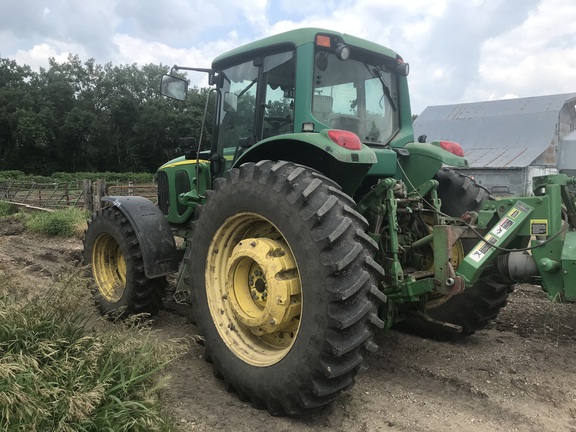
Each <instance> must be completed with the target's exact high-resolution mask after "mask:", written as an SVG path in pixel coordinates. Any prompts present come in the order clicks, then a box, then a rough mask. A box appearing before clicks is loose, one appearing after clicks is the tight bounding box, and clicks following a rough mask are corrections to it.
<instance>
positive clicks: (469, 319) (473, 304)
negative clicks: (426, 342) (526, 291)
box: [400, 168, 513, 340]
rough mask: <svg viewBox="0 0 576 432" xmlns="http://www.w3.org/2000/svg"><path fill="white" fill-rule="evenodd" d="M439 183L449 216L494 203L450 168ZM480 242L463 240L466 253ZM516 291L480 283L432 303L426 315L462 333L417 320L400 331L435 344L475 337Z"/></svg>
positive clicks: (439, 189) (474, 184) (483, 190)
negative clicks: (427, 339)
mask: <svg viewBox="0 0 576 432" xmlns="http://www.w3.org/2000/svg"><path fill="white" fill-rule="evenodd" d="M435 178H436V180H438V181H439V182H440V185H439V187H438V197H439V198H440V199H441V200H442V211H443V212H444V213H446V214H448V215H449V216H454V217H458V216H461V215H462V214H464V213H465V212H467V211H478V210H479V209H480V205H481V203H482V202H484V201H486V200H488V199H491V195H490V193H489V192H488V190H486V189H484V188H483V187H481V186H480V185H478V183H476V182H475V181H474V180H473V179H472V178H470V177H468V176H466V175H464V174H462V173H459V172H456V171H454V170H452V169H450V168H442V169H441V170H440V171H439V172H438V173H437V174H436V177H435ZM479 241H480V240H479V239H468V240H462V246H463V248H464V253H466V254H467V253H468V252H470V250H471V249H472V248H473V247H474V246H475V245H476V244H477V243H478V242H479ZM512 290H513V287H512V286H509V285H504V284H500V283H496V282H489V281H483V280H479V281H478V282H476V283H475V284H474V285H473V286H471V287H468V288H466V289H465V290H464V292H463V293H461V294H457V295H454V296H451V297H447V298H446V299H445V301H443V300H444V299H441V301H438V299H436V300H434V301H429V302H428V304H427V308H426V314H427V315H429V316H430V317H432V318H434V319H435V320H438V321H443V322H448V323H451V324H456V325H459V326H461V327H462V332H461V333H454V332H453V331H449V330H447V329H444V328H441V327H438V326H432V325H430V324H428V323H426V322H423V321H421V320H417V319H412V318H410V319H407V320H406V321H405V322H402V323H401V326H400V328H402V329H405V330H409V331H411V332H414V333H416V334H418V335H420V336H423V337H428V338H433V339H436V340H454V339H460V338H464V337H467V336H470V335H472V334H474V332H476V331H477V330H482V329H484V328H485V327H486V326H487V325H488V324H489V323H490V321H492V320H494V319H495V318H496V317H497V316H498V313H499V312H500V310H501V309H502V308H503V307H504V306H506V304H507V301H508V295H509V293H510V292H512Z"/></svg>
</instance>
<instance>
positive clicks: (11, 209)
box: [0, 201, 18, 217]
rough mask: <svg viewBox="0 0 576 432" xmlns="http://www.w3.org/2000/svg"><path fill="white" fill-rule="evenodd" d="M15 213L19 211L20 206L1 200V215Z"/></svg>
mask: <svg viewBox="0 0 576 432" xmlns="http://www.w3.org/2000/svg"><path fill="white" fill-rule="evenodd" d="M14 213H18V208H17V207H16V206H15V205H13V204H10V203H7V202H6V201H0V217H2V216H10V215H13V214H14Z"/></svg>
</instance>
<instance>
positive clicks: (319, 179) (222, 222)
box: [189, 161, 385, 415]
mask: <svg viewBox="0 0 576 432" xmlns="http://www.w3.org/2000/svg"><path fill="white" fill-rule="evenodd" d="M353 205H354V202H353V201H352V200H351V199H350V198H349V197H348V196H347V195H345V194H343V193H342V192H340V190H339V188H338V187H337V185H336V184H335V183H333V182H332V181H331V180H330V179H328V178H326V177H323V176H322V175H320V174H319V173H317V172H315V171H312V170H310V169H308V168H305V167H302V166H297V165H295V164H292V163H289V162H270V161H263V162H260V163H258V164H253V163H248V164H245V165H242V166H241V167H240V169H233V170H231V171H229V172H228V173H227V174H226V178H225V179H218V180H217V181H216V183H215V191H214V192H211V193H210V194H209V195H208V200H207V203H206V205H205V206H203V207H201V208H200V209H199V212H198V219H197V222H196V225H195V229H194V233H193V235H192V238H191V240H190V242H189V247H190V248H193V253H192V254H191V260H190V263H189V268H190V277H191V281H192V293H191V300H192V307H193V312H194V316H195V318H196V320H197V323H198V327H199V329H200V332H201V333H202V334H203V335H204V338H205V349H206V357H207V359H209V360H210V361H211V362H212V363H213V364H214V371H215V374H216V375H217V376H219V377H221V378H223V379H224V381H225V383H226V386H227V388H228V389H229V390H233V391H236V392H237V393H238V395H239V397H240V398H241V399H244V400H249V401H251V402H252V404H253V405H254V406H255V407H257V408H262V409H268V410H269V411H270V412H272V413H273V414H275V415H283V414H288V415H298V414H302V413H304V412H306V411H308V410H312V409H315V408H318V407H321V406H324V405H326V404H328V403H329V402H331V401H332V400H334V399H335V398H336V397H337V395H338V394H339V393H340V392H341V390H343V389H346V388H349V387H350V386H352V385H353V383H354V377H355V375H356V374H357V372H358V371H359V369H360V367H361V365H362V363H363V356H364V354H365V352H366V351H374V350H375V349H376V348H377V347H376V345H375V344H374V342H373V341H372V333H373V331H374V329H375V327H383V326H384V323H383V322H382V321H381V320H380V319H379V318H378V316H377V309H378V306H379V305H380V304H381V303H382V302H383V300H384V299H385V297H384V295H383V294H382V293H381V292H380V291H379V290H378V288H377V283H378V280H379V279H380V278H381V276H382V273H383V271H382V268H381V267H380V266H379V265H378V264H377V263H376V262H375V261H374V260H373V259H372V256H373V254H374V252H375V250H376V244H375V243H374V242H373V241H372V239H371V238H370V237H368V236H367V235H366V234H365V229H366V226H367V224H366V221H365V220H364V218H363V217H362V216H360V215H359V214H358V213H357V212H355V211H354V210H353V209H352V206H353Z"/></svg>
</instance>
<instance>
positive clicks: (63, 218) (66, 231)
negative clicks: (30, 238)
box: [25, 207, 88, 237]
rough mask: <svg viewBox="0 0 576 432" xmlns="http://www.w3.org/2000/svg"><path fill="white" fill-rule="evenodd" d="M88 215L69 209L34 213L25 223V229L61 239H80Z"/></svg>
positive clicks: (72, 208) (81, 211) (75, 209)
mask: <svg viewBox="0 0 576 432" xmlns="http://www.w3.org/2000/svg"><path fill="white" fill-rule="evenodd" d="M87 219H88V215H87V214H86V212H85V211H84V210H81V209H78V208H76V207H70V208H67V209H64V210H55V211H53V212H46V213H45V212H39V213H34V214H33V215H32V216H31V217H30V218H29V219H28V220H27V221H26V222H25V223H26V228H27V229H29V230H31V231H34V232H37V233H41V234H46V235H51V236H62V237H80V236H82V234H83V233H84V230H85V228H86V220H87Z"/></svg>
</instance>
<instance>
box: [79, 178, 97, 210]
mask: <svg viewBox="0 0 576 432" xmlns="http://www.w3.org/2000/svg"><path fill="white" fill-rule="evenodd" d="M82 186H83V188H84V210H86V211H88V212H90V213H92V212H93V211H94V205H93V203H92V180H84V181H83V182H82Z"/></svg>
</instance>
